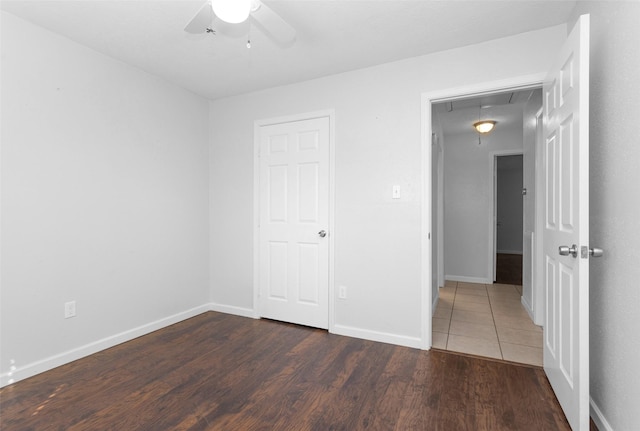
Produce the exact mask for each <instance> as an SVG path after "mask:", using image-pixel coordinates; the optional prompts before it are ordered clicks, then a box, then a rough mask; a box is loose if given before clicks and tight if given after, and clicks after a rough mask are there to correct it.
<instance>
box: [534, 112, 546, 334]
mask: <svg viewBox="0 0 640 431" xmlns="http://www.w3.org/2000/svg"><path fill="white" fill-rule="evenodd" d="M543 135H544V133H543V131H542V107H540V109H539V110H538V112H536V135H535V158H536V160H535V169H534V178H535V185H536V186H535V190H536V196H535V201H536V202H535V216H534V235H533V242H534V244H533V265H531V306H532V307H533V323H535V324H536V325H538V326H542V325H543V323H544V313H543V312H542V310H543V307H544V285H543V283H542V281H543V280H542V279H543V273H544V267H543V266H542V253H543V252H544V249H543V248H542V229H543V227H544V224H543V220H544V194H543V190H544V178H543V177H544V175H542V174H543V169H544V166H543V163H544V161H543V160H542V145H543V141H544V138H543Z"/></svg>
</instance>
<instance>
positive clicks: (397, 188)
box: [391, 186, 400, 199]
mask: <svg viewBox="0 0 640 431" xmlns="http://www.w3.org/2000/svg"><path fill="white" fill-rule="evenodd" d="M391 197H392V198H393V199H400V186H393V193H392V195H391Z"/></svg>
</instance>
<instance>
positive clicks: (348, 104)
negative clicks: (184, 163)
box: [211, 26, 566, 340]
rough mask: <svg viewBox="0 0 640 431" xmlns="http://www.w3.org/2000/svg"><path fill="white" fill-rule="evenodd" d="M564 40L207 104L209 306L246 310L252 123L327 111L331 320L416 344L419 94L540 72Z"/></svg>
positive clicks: (556, 31) (550, 36) (502, 45)
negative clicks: (332, 139) (332, 180)
mask: <svg viewBox="0 0 640 431" xmlns="http://www.w3.org/2000/svg"><path fill="white" fill-rule="evenodd" d="M565 37H566V29H565V26H559V27H554V28H550V29H546V30H542V31H537V32H532V33H525V34H521V35H517V36H514V37H510V38H505V39H499V40H495V41H492V42H488V43H486V44H482V45H483V46H482V47H478V46H469V47H465V48H461V49H455V50H450V51H444V52H440V53H436V54H432V55H427V56H422V57H416V58H412V59H408V60H404V61H399V62H394V63H389V64H384V65H380V66H377V67H372V68H368V69H363V70H359V71H354V72H349V73H344V74H340V75H335V76H330V77H326V78H322V79H317V80H313V81H308V82H304V83H300V84H294V85H289V86H284V87H278V88H273V89H270V90H265V91H261V92H256V93H251V94H247V95H243V96H237V97H231V98H227V99H221V100H217V101H214V102H212V103H211V127H212V146H211V199H212V201H213V202H217V203H218V209H219V210H217V211H212V213H211V238H212V242H211V283H212V299H213V301H214V302H215V303H218V304H223V305H226V306H233V307H239V308H243V309H251V308H252V307H253V294H252V274H253V271H252V265H253V262H252V257H253V251H252V230H253V229H252V197H253V175H252V169H253V122H254V121H255V120H258V119H263V118H270V117H277V116H282V115H289V114H296V113H302V112H310V111H315V110H320V109H327V108H333V109H335V113H336V128H335V133H336V154H335V160H336V167H335V168H336V199H335V219H336V224H335V231H334V232H332V235H333V239H334V241H335V256H333V258H334V260H335V283H336V284H341V285H345V286H347V288H348V299H347V300H341V301H336V302H335V317H336V324H337V325H340V326H341V327H344V328H353V329H356V330H360V331H363V332H367V331H368V333H375V334H380V333H385V334H391V335H393V336H397V337H399V338H402V337H404V338H406V339H410V340H415V339H416V338H417V337H420V334H421V328H420V322H421V309H422V307H421V292H422V287H421V272H420V269H421V263H422V262H423V261H424V259H425V258H427V257H424V258H423V257H422V256H421V241H420V234H421V231H420V225H421V202H420V195H421V187H422V186H421V184H420V181H421V174H422V172H421V162H420V161H421V148H420V146H421V142H420V124H421V118H420V112H421V107H420V97H421V93H423V92H432V91H438V90H442V89H449V88H455V87H459V86H467V85H472V84H476V83H480V82H487V81H497V80H502V79H506V78H508V77H514V76H524V75H530V74H536V73H541V72H543V71H545V70H546V69H547V67H548V65H549V63H550V59H551V58H552V56H553V53H554V49H553V48H554V47H557V46H558V45H559V43H560V42H561V41H562V40H563V39H564V38H565ZM479 48H486V49H479ZM518 140H519V141H520V143H521V142H522V133H521V132H520V133H519V137H518ZM445 151H446V150H445ZM445 154H446V153H445ZM393 184H399V185H400V186H401V187H402V191H403V196H402V199H399V200H392V199H391V186H392V185H393ZM484 230H485V231H486V228H484ZM480 275H481V276H482V275H486V274H484V273H482V274H480ZM425 299H426V298H425ZM429 299H430V298H429ZM426 300H428V299H426Z"/></svg>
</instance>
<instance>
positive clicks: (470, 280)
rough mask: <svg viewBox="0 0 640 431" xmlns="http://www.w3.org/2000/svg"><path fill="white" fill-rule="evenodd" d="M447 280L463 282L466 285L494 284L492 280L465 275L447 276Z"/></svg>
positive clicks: (445, 277)
mask: <svg viewBox="0 0 640 431" xmlns="http://www.w3.org/2000/svg"><path fill="white" fill-rule="evenodd" d="M444 279H445V280H451V281H462V282H464V283H480V284H493V281H492V280H489V279H488V278H482V277H465V276H464V275H445V276H444Z"/></svg>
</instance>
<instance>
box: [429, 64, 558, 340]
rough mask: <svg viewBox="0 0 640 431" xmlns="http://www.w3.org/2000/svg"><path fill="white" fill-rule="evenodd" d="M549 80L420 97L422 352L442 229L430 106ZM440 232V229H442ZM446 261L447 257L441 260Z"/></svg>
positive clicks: (530, 78) (532, 78)
mask: <svg viewBox="0 0 640 431" xmlns="http://www.w3.org/2000/svg"><path fill="white" fill-rule="evenodd" d="M545 77H546V72H542V73H538V74H533V75H524V76H514V77H511V78H507V79H504V80H500V81H488V82H481V83H477V84H473V85H468V86H459V87H452V88H448V89H444V90H438V91H433V92H425V93H422V94H421V97H420V99H421V100H420V108H421V113H420V114H421V115H420V122H421V142H422V145H421V152H422V155H421V160H422V223H421V252H422V259H421V260H420V261H421V283H422V289H421V290H422V295H421V296H422V301H421V307H422V313H421V314H422V315H421V329H422V331H421V338H422V340H421V341H422V348H423V349H425V350H429V349H431V317H432V309H431V303H432V300H431V298H432V295H433V288H432V285H431V283H432V280H431V273H432V271H433V268H432V261H431V231H432V229H434V228H435V229H439V227H438V226H432V225H431V207H432V202H433V201H432V199H433V196H432V193H431V180H432V176H431V175H432V170H431V134H432V132H433V127H432V124H431V114H432V112H431V104H432V103H440V102H447V101H453V100H456V99H462V98H467V97H476V96H483V95H486V94H491V93H497V92H504V91H509V90H524V89H528V88H539V87H542V83H543V82H544V79H545ZM436 199H437V197H436ZM440 228H441V226H440ZM443 235H444V232H441V231H440V229H439V230H438V236H437V237H438V241H442V239H443ZM439 257H440V258H444V256H439Z"/></svg>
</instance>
